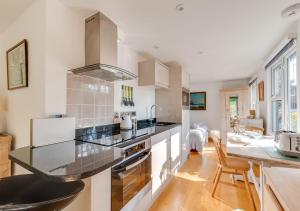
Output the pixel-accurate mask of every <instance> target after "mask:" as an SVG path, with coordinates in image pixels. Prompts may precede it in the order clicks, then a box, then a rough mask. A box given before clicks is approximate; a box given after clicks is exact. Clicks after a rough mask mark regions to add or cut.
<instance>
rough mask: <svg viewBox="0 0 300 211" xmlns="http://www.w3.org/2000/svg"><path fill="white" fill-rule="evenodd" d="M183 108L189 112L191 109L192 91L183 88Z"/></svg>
mask: <svg viewBox="0 0 300 211" xmlns="http://www.w3.org/2000/svg"><path fill="white" fill-rule="evenodd" d="M182 108H183V109H184V110H188V109H189V108H190V91H189V90H188V89H185V88H182Z"/></svg>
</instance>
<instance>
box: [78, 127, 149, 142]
mask: <svg viewBox="0 0 300 211" xmlns="http://www.w3.org/2000/svg"><path fill="white" fill-rule="evenodd" d="M148 133H149V130H148V128H145V129H140V130H136V131H134V130H120V131H119V133H117V134H110V135H108V134H104V133H102V134H101V133H97V134H91V135H88V136H84V137H81V138H79V139H78V138H77V140H79V141H84V142H89V143H93V144H99V145H103V146H115V145H118V144H122V143H125V142H127V141H130V140H132V139H135V138H139V137H142V136H145V135H148Z"/></svg>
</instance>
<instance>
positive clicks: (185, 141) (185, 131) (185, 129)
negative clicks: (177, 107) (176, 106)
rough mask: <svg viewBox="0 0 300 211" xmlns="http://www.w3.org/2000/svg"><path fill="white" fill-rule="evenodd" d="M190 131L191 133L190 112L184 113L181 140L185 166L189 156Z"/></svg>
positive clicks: (184, 111)
mask: <svg viewBox="0 0 300 211" xmlns="http://www.w3.org/2000/svg"><path fill="white" fill-rule="evenodd" d="M189 131H190V111H189V110H183V111H182V138H181V164H183V163H184V162H185V161H186V160H187V158H188V155H189V152H190V144H189V137H188V136H189Z"/></svg>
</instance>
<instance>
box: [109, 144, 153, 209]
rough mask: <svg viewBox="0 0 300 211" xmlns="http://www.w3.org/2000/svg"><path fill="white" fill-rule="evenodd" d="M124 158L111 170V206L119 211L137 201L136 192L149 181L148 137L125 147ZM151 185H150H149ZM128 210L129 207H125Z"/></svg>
mask: <svg viewBox="0 0 300 211" xmlns="http://www.w3.org/2000/svg"><path fill="white" fill-rule="evenodd" d="M123 150H124V155H125V160H124V161H122V162H121V163H119V164H117V165H116V166H114V167H112V170H111V194H112V195H111V199H112V201H111V202H112V203H111V207H112V210H113V211H119V210H121V209H122V208H124V207H125V206H127V207H128V204H130V207H131V206H133V207H134V206H135V203H138V198H140V197H137V195H138V194H140V193H141V192H143V190H144V189H145V188H146V187H147V186H149V183H151V150H150V139H147V140H144V141H141V142H138V143H136V144H133V145H131V146H128V147H126V148H125V149H123ZM150 186H151V185H150ZM126 210H130V209H126Z"/></svg>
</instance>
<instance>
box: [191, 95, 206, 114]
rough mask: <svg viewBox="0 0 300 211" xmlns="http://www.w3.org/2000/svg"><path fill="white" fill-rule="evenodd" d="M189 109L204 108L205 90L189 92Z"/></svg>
mask: <svg viewBox="0 0 300 211" xmlns="http://www.w3.org/2000/svg"><path fill="white" fill-rule="evenodd" d="M190 110H206V92H191V94H190Z"/></svg>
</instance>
